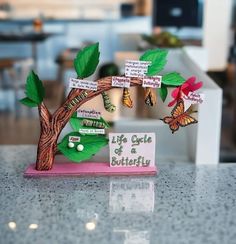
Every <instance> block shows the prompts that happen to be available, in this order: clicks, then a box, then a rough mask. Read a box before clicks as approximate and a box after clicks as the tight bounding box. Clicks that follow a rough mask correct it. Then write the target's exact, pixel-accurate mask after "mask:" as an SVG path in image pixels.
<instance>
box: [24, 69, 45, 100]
mask: <svg viewBox="0 0 236 244" xmlns="http://www.w3.org/2000/svg"><path fill="white" fill-rule="evenodd" d="M25 89H26V91H25V94H26V95H27V97H28V98H29V99H30V100H32V101H34V102H35V103H37V104H40V103H41V102H42V101H43V98H44V95H45V91H44V87H43V83H42V81H41V80H40V79H39V77H38V76H37V75H36V74H35V73H34V71H31V72H30V73H29V75H28V77H27V81H26V86H25Z"/></svg>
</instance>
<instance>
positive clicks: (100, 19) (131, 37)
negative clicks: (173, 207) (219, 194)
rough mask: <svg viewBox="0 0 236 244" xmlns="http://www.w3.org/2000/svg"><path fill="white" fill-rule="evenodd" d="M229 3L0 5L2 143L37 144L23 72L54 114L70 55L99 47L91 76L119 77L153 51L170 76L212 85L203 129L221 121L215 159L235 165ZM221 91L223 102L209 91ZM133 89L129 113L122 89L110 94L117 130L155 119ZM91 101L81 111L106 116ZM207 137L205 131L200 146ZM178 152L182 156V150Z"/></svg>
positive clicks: (125, 0)
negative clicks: (164, 55)
mask: <svg viewBox="0 0 236 244" xmlns="http://www.w3.org/2000/svg"><path fill="white" fill-rule="evenodd" d="M235 6H236V1H233V0H224V1H219V0H217V1H216V0H67V1H64V0H41V1H34V0H33V1H32V0H0V135H1V136H0V144H36V143H37V140H38V136H39V122H38V115H37V109H28V108H26V107H24V106H23V105H21V104H19V102H18V100H19V99H20V98H22V97H23V96H24V84H25V80H26V76H27V74H28V72H29V71H30V70H32V69H34V70H35V71H36V72H37V73H38V75H39V77H40V78H41V79H42V80H43V82H44V84H45V87H46V92H47V93H46V104H47V105H48V107H49V109H50V110H51V111H54V110H55V109H56V108H57V107H58V106H59V105H60V104H61V103H62V102H63V100H64V98H65V95H66V93H67V92H68V79H69V77H75V76H76V75H75V73H74V71H73V59H74V57H75V55H76V53H77V52H78V50H79V49H81V48H83V47H84V46H86V45H87V44H90V43H93V42H99V43H100V51H101V58H100V66H99V67H98V71H97V73H96V74H95V75H94V76H93V77H92V78H94V79H95V78H97V77H98V76H103V75H104V74H106V73H112V72H115V73H116V72H118V73H120V74H122V72H123V70H122V69H123V64H124V60H125V59H127V58H128V59H135V58H137V57H138V55H139V54H140V53H142V52H144V51H145V50H147V49H150V48H157V47H159V48H167V49H169V50H170V52H171V53H172V54H171V55H170V57H171V60H170V61H169V62H170V66H169V69H171V70H172V71H174V70H175V68H176V71H181V72H182V71H183V73H184V74H186V76H187V75H188V74H191V73H193V74H194V75H196V76H197V77H198V76H199V77H200V78H201V77H202V78H203V79H205V80H209V81H208V82H209V84H211V85H209V84H205V87H206V88H209V89H211V87H213V89H212V93H211V95H212V97H215V98H216V99H217V96H219V99H218V100H216V101H218V103H216V102H213V103H212V105H211V106H212V107H210V109H209V108H208V113H211V114H214V113H217V116H216V117H214V118H213V117H209V118H208V117H207V116H202V118H201V124H202V126H203V127H204V124H207V125H206V128H205V131H207V130H208V129H209V130H210V127H211V125H210V124H209V119H211V118H213V119H212V120H213V121H212V127H214V123H213V122H216V121H215V120H219V123H216V128H215V129H216V135H214V136H215V137H214V136H213V137H212V140H219V143H220V161H222V162H230V161H235V162H236V85H235V84H236V83H235V82H236V66H235V63H236V42H235V41H236V32H235V23H236V17H235V16H236V15H235V11H234V9H235ZM184 55H185V56H187V57H188V58H189V59H188V60H189V61H186V59H184V58H183V56H184ZM190 62H191V65H190ZM167 69H168V68H167ZM194 72H195V73H194ZM206 75H207V76H206ZM204 77H205V78H204ZM186 78H188V77H186ZM200 78H199V79H200ZM205 80H203V82H205ZM213 83H214V86H213V85H212V84H213ZM220 88H221V89H222V91H223V99H222V100H221V98H222V97H221V95H219V94H218V93H217V92H216V93H214V92H215V91H221V89H220ZM139 92H140V91H138V90H132V96H133V98H134V103H135V106H134V109H133V110H132V111H131V110H130V111H129V110H127V109H126V108H121V107H120V106H121V105H119V104H120V99H121V94H120V92H119V91H118V90H114V91H112V93H111V96H112V102H114V103H115V105H116V106H117V112H116V113H115V114H114V115H112V116H111V115H109V114H106V112H105V117H106V119H108V120H109V121H111V122H113V123H115V122H117V121H120V123H121V127H120V128H122V122H125V124H126V120H129V121H133V120H138V121H139V124H138V125H139V126H140V127H142V128H143V127H144V128H146V127H147V126H149V125H148V124H145V123H147V121H146V120H145V119H150V120H153V121H156V120H157V121H158V119H159V115H158V114H156V113H155V112H154V110H153V108H151V109H146V108H144V105H143V101H141V102H140V100H141V96H139ZM96 99H97V100H96V101H93V102H92V103H90V104H88V105H86V106H88V107H90V108H91V107H96V108H97V109H98V110H100V111H104V109H103V105H102V100H101V98H96ZM206 101H207V99H206ZM95 104H96V105H95ZM209 104H210V103H209ZM215 107H217V108H215ZM221 108H222V113H221ZM211 109H212V110H211ZM215 111H216V112H215ZM143 120H145V122H144V121H143ZM221 122H222V123H221ZM218 125H220V126H221V129H220V127H219V128H218V127H217V126H218ZM207 126H208V127H207ZM136 128H138V127H136ZM136 130H137V129H136ZM160 130H161V129H160ZM199 131H200V130H199ZM166 133H167V132H166V131H165V130H164V132H163V138H164V139H165V147H166V145H168V144H171V143H175V144H173V148H174V145H176V143H177V144H178V136H177V137H175V139H170V138H171V137H169V134H170V133H169V132H168V136H165V135H166ZM197 133H198V134H199V133H200V132H198V129H197V127H196V133H195V137H196V138H199V135H197V136H196V134H197ZM202 134H204V133H202ZM209 136H211V134H210V135H207V133H205V137H206V138H204V137H202V141H204V140H205V139H206V140H205V141H207V140H209ZM207 137H208V138H207ZM166 138H167V139H169V140H171V142H168V140H167V139H166ZM172 138H173V137H172ZM192 138H193V137H192ZM215 138H216V139H215ZM164 139H163V140H164ZM193 140H195V139H193ZM196 140H198V139H196ZM216 146H217V143H216ZM195 147H198V144H197V142H196V143H195ZM181 150H182V151H180V153H183V154H185V151H186V150H187V149H186V150H183V149H181ZM216 150H217V149H216ZM198 151H199V150H197V149H196V150H195V153H196V152H198ZM198 153H199V152H198ZM205 153H208V154H209V153H213V154H214V152H209V151H208V152H204V151H202V152H201V154H202V155H203V157H204V154H205ZM216 154H217V155H218V152H216Z"/></svg>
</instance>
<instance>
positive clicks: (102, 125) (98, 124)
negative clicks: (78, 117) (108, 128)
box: [82, 119, 105, 129]
mask: <svg viewBox="0 0 236 244" xmlns="http://www.w3.org/2000/svg"><path fill="white" fill-rule="evenodd" d="M82 125H83V126H91V127H95V128H99V129H104V128H105V123H103V122H100V121H95V120H90V119H83V120H82Z"/></svg>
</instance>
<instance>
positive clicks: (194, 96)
mask: <svg viewBox="0 0 236 244" xmlns="http://www.w3.org/2000/svg"><path fill="white" fill-rule="evenodd" d="M204 98H205V95H204V94H203V93H195V92H189V94H188V95H187V96H186V95H185V96H184V100H186V101H187V102H190V103H191V104H201V103H203V101H204Z"/></svg>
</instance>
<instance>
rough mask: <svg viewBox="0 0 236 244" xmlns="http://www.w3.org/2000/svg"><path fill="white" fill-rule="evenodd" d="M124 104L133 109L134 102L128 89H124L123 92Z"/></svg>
mask: <svg viewBox="0 0 236 244" xmlns="http://www.w3.org/2000/svg"><path fill="white" fill-rule="evenodd" d="M122 103H123V105H124V106H126V107H128V108H132V107H133V101H132V100H131V97H130V92H129V89H128V88H124V90H123V98H122Z"/></svg>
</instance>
